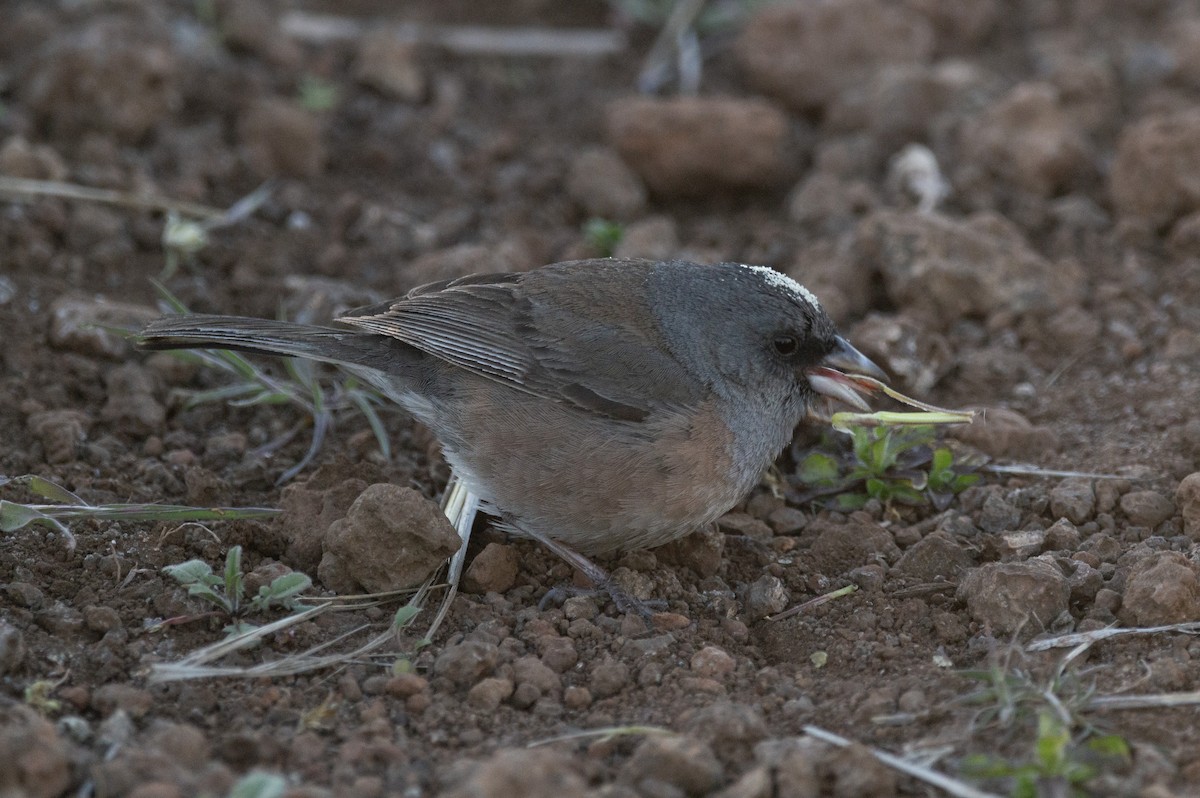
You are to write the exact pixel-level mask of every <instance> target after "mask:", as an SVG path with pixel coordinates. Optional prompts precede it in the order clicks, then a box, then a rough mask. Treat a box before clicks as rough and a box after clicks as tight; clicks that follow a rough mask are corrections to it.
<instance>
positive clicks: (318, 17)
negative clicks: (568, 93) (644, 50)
mask: <svg viewBox="0 0 1200 798" xmlns="http://www.w3.org/2000/svg"><path fill="white" fill-rule="evenodd" d="M279 27H280V29H281V30H282V31H283V32H284V33H285V34H286V35H288V36H291V37H292V38H294V39H300V40H301V41H306V42H313V43H316V44H323V43H327V42H334V41H346V40H349V39H358V38H360V37H362V36H365V35H366V34H367V33H370V32H374V31H378V30H385V31H387V32H388V33H390V34H391V35H392V36H393V37H394V38H395V39H396V41H397V42H401V43H403V44H416V45H427V46H428V45H432V46H435V47H442V48H445V49H446V50H449V51H450V52H452V53H458V54H459V55H500V56H573V57H582V58H588V57H596V56H604V55H611V54H613V53H620V52H623V51H624V50H625V49H626V48H627V47H628V46H629V45H628V42H627V41H626V38H625V35H624V34H623V33H621V32H620V31H618V30H607V29H596V30H578V29H568V28H532V27H530V28H490V27H483V26H478V25H420V24H416V23H394V24H387V25H384V24H380V21H379V20H378V19H373V20H372V19H364V20H358V19H351V18H349V17H341V16H337V15H334V14H310V13H307V12H304V11H289V12H288V13H286V14H284V15H283V18H282V19H281V20H280V23H279Z"/></svg>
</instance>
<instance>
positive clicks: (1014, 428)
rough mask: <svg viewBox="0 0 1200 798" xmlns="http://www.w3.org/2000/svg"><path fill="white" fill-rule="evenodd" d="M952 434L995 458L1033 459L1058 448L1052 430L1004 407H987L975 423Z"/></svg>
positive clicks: (1056, 437)
mask: <svg viewBox="0 0 1200 798" xmlns="http://www.w3.org/2000/svg"><path fill="white" fill-rule="evenodd" d="M949 434H950V435H951V436H953V437H955V438H957V439H958V440H960V441H962V442H963V443H966V444H969V445H970V446H974V447H975V448H976V449H979V450H980V451H982V452H984V453H986V454H990V455H992V456H993V457H1013V456H1018V455H1019V456H1023V457H1030V456H1032V455H1033V454H1036V453H1040V452H1044V451H1047V450H1049V449H1053V448H1055V447H1057V445H1058V436H1057V434H1055V432H1054V430H1053V429H1051V428H1049V427H1042V426H1035V425H1034V424H1033V423H1032V422H1031V421H1029V419H1027V418H1025V417H1024V416H1022V415H1021V414H1020V413H1018V412H1017V411H1015V410H1009V409H1008V408H1004V407H989V408H986V409H985V410H983V411H982V412H981V413H979V414H978V415H976V416H975V423H973V424H962V425H960V426H958V427H955V428H954V429H952V430H950V431H949Z"/></svg>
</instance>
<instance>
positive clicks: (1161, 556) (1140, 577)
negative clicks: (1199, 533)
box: [1119, 551, 1200, 626]
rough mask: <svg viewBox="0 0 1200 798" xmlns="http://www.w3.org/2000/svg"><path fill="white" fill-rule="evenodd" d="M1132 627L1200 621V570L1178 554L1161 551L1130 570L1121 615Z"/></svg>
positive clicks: (1123, 620) (1139, 562)
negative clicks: (1197, 619)
mask: <svg viewBox="0 0 1200 798" xmlns="http://www.w3.org/2000/svg"><path fill="white" fill-rule="evenodd" d="M1119 617H1120V619H1121V622H1122V623H1125V624H1127V625H1130V626H1157V625H1161V624H1169V623H1183V622H1184V621H1194V620H1196V618H1200V567H1197V566H1196V565H1195V563H1193V562H1191V561H1190V560H1189V559H1188V558H1187V557H1185V556H1183V555H1182V554H1180V553H1179V552H1176V551H1159V552H1154V553H1153V554H1150V555H1149V556H1147V557H1144V558H1142V559H1141V560H1139V561H1138V562H1137V563H1135V564H1134V565H1133V566H1132V567H1131V568H1130V569H1129V575H1128V576H1127V577H1126V579H1125V592H1124V595H1123V596H1122V598H1121V611H1120V614H1119Z"/></svg>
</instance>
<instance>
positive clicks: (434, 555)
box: [317, 483, 462, 593]
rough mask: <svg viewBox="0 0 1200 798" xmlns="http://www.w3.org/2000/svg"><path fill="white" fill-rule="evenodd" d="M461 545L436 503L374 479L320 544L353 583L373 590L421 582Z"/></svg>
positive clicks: (391, 588) (397, 588) (376, 591)
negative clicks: (372, 483)
mask: <svg viewBox="0 0 1200 798" xmlns="http://www.w3.org/2000/svg"><path fill="white" fill-rule="evenodd" d="M461 543H462V541H461V540H459V537H458V534H457V533H456V532H455V531H454V527H453V526H451V524H450V522H449V521H448V520H447V519H446V516H445V515H444V514H443V513H442V511H441V508H439V507H438V506H437V504H436V503H434V502H432V501H430V500H429V499H426V498H425V497H424V496H422V495H421V494H420V493H418V492H417V491H415V490H413V489H411V488H401V487H399V486H397V485H390V484H387V483H380V484H376V485H372V486H370V487H369V488H367V489H366V490H365V491H363V492H362V494H361V495H360V496H359V497H358V498H357V499H355V500H354V504H352V505H351V506H350V510H349V511H348V512H347V513H346V517H345V518H343V519H341V520H338V521H335V522H334V523H333V524H332V525H331V526H330V528H329V531H328V533H327V534H326V536H325V540H324V547H325V552H326V555H328V554H333V555H334V558H335V559H336V560H337V561H338V562H339V563H340V567H342V568H343V569H344V570H345V572H346V573H347V574H348V575H349V576H350V577H351V578H353V579H354V581H355V582H357V583H358V584H360V585H362V586H363V587H364V588H366V589H367V591H368V592H371V593H378V592H386V591H391V590H403V589H406V588H410V587H415V586H416V585H419V584H421V582H423V581H424V580H425V578H426V577H428V576H429V574H430V573H432V572H433V571H434V570H435V569H436V568H438V567H440V566H441V565H442V563H444V562H445V561H446V559H447V558H448V557H450V556H451V555H453V554H454V553H455V552H456V551H458V548H459V546H460V545H461ZM324 564H325V563H324V559H322V566H324ZM317 572H318V575H320V574H321V569H320V568H318V571H317ZM321 579H322V581H324V576H321Z"/></svg>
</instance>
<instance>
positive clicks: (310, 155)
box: [237, 97, 325, 177]
mask: <svg viewBox="0 0 1200 798" xmlns="http://www.w3.org/2000/svg"><path fill="white" fill-rule="evenodd" d="M237 133H238V141H239V143H240V144H241V147H242V151H243V153H244V157H245V159H246V162H247V163H248V164H249V166H250V168H251V169H253V170H254V172H255V173H256V174H258V175H259V176H260V177H276V176H279V175H286V176H289V177H316V176H317V175H318V174H320V173H321V170H322V169H323V168H324V167H325V145H324V144H323V143H322V141H321V125H320V123H319V121H318V120H317V118H316V117H315V116H314V115H312V114H311V113H309V112H308V111H306V110H305V109H303V108H301V107H300V106H298V105H295V104H293V103H292V102H290V101H288V100H284V99H282V98H278V97H268V98H266V99H264V100H259V101H258V102H256V103H254V104H252V105H251V106H250V107H249V108H248V109H247V110H246V111H244V112H243V113H242V115H241V116H240V117H239V118H238V122H237Z"/></svg>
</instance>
